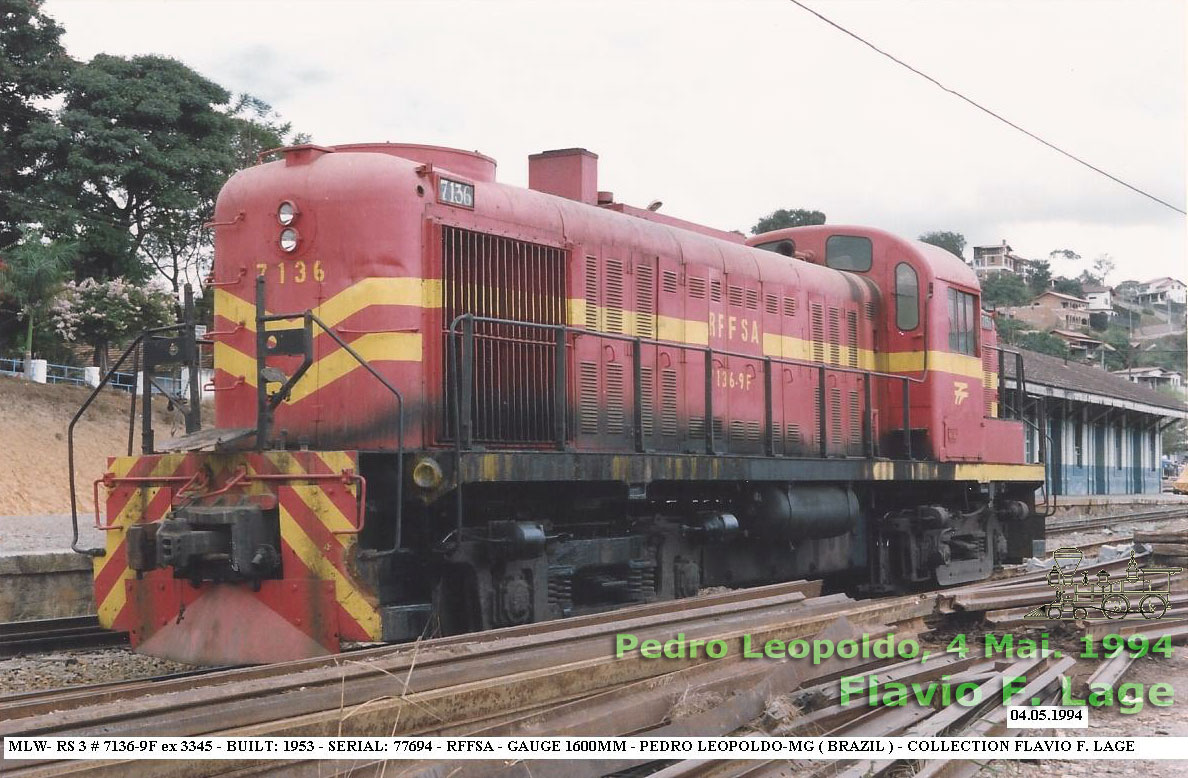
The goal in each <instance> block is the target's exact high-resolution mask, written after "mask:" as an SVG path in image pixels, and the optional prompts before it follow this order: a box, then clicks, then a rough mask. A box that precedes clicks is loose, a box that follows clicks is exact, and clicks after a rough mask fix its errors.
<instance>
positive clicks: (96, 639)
mask: <svg viewBox="0 0 1188 778" xmlns="http://www.w3.org/2000/svg"><path fill="white" fill-rule="evenodd" d="M127 642H128V633H127V632H116V631H112V630H108V629H105V628H104V627H102V626H100V625H99V617H98V616H66V617H63V618H57V619H37V620H33V621H9V622H4V623H0V656H15V655H17V654H25V653H31V652H39V651H56V650H61V649H70V648H95V647H100V646H113V645H122V644H125V643H127Z"/></svg>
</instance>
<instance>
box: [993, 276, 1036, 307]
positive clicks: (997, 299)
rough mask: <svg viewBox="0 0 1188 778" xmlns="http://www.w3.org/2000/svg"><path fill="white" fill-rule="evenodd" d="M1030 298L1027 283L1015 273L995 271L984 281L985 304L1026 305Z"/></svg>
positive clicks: (997, 305)
mask: <svg viewBox="0 0 1188 778" xmlns="http://www.w3.org/2000/svg"><path fill="white" fill-rule="evenodd" d="M1030 299H1031V293H1030V291H1029V290H1028V289H1027V284H1026V283H1024V281H1023V279H1022V278H1019V276H1017V275H1015V274H1014V273H1007V272H1001V273H994V274H992V275H990V276H989V277H988V278H986V280H985V281H983V282H982V304H983V305H990V306H994V307H996V308H997V307H999V306H1003V305H1024V304H1025V303H1027V301H1028V300H1030Z"/></svg>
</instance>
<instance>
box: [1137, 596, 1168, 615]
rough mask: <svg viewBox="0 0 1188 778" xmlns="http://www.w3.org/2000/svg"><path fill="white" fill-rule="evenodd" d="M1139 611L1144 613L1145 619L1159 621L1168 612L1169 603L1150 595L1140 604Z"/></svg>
mask: <svg viewBox="0 0 1188 778" xmlns="http://www.w3.org/2000/svg"><path fill="white" fill-rule="evenodd" d="M1139 610H1140V611H1142V612H1143V618H1144V619H1158V618H1161V617H1162V616H1163V614H1164V613H1165V612H1167V603H1166V602H1164V601H1163V599H1162V598H1160V597H1156V596H1155V595H1153V594H1148V595H1147V596H1146V597H1144V598H1143V599H1142V600H1141V601H1140V602H1139Z"/></svg>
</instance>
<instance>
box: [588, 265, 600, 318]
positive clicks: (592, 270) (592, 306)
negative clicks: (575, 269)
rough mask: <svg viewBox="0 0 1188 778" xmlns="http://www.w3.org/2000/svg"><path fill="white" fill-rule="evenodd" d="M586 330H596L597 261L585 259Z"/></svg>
mask: <svg viewBox="0 0 1188 778" xmlns="http://www.w3.org/2000/svg"><path fill="white" fill-rule="evenodd" d="M586 329H588V330H596V329H598V259H597V258H596V257H586Z"/></svg>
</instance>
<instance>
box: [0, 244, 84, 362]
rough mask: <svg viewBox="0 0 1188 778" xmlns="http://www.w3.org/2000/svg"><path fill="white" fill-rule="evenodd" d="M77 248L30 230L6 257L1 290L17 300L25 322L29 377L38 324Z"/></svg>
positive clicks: (0, 276) (0, 284)
mask: <svg viewBox="0 0 1188 778" xmlns="http://www.w3.org/2000/svg"><path fill="white" fill-rule="evenodd" d="M75 248H76V247H75V246H74V245H73V244H70V243H61V242H59V243H53V242H50V241H49V240H47V239H46V238H44V236H42V235H41V233H38V232H33V231H29V232H26V233H25V234H24V236H23V240H22V242H21V243H20V244H18V245H17V246H16V247H15V248H13V249H12V250H10V251H8V252H6V253H5V255H4V256H5V261H4V267H3V270H0V291H2V292H3V293H4V294H6V295H8V296H9V297H11V298H13V300H14V301H15V302H16V304H17V306H18V307H19V308H20V312H21V317H22V318H24V320H25V375H29V361H30V360H31V359H32V358H33V328H34V324H35V323H36V322H37V321H39V320H41V319H42V318H44V316H45V315H46V314H47V313H48V311H49V307H50V303H51V302H52V300H53V297H54V295H55V294H57V291H58V288H59V287H60V286H61V285H62V279H63V278H64V277H65V275H66V271H67V268H69V266H70V262H71V260H72V259H73V258H74V253H75Z"/></svg>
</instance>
